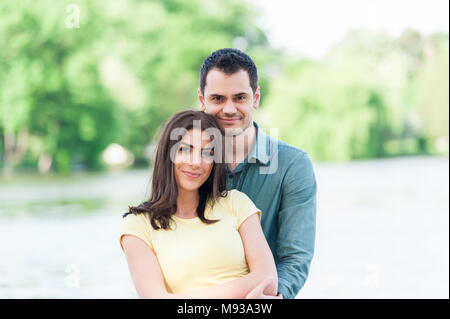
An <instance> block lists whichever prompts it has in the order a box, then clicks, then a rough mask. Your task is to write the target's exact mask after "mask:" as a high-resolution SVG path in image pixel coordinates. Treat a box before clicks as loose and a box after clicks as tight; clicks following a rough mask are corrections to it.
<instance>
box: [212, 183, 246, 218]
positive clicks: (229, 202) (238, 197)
mask: <svg viewBox="0 0 450 319" xmlns="http://www.w3.org/2000/svg"><path fill="white" fill-rule="evenodd" d="M211 203H212V204H213V205H212V207H213V209H220V210H222V211H224V212H226V213H228V214H231V215H236V210H237V209H238V208H239V207H241V206H242V205H245V204H249V203H252V201H251V199H250V198H249V197H248V196H247V195H246V194H245V193H243V192H241V191H239V190H237V189H231V190H228V191H227V192H226V194H224V196H221V197H218V198H216V199H215V200H214V201H212V202H211Z"/></svg>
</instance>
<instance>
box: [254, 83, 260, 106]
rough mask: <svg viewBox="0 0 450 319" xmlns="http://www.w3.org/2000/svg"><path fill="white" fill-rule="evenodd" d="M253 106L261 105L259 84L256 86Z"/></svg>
mask: <svg viewBox="0 0 450 319" xmlns="http://www.w3.org/2000/svg"><path fill="white" fill-rule="evenodd" d="M253 97H254V98H253V108H254V109H257V108H258V107H259V101H260V99H261V91H260V89H259V85H258V87H257V88H256V91H255V94H254V95H253Z"/></svg>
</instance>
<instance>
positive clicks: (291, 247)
mask: <svg viewBox="0 0 450 319" xmlns="http://www.w3.org/2000/svg"><path fill="white" fill-rule="evenodd" d="M281 191H282V198H281V203H280V205H281V206H280V211H279V214H278V226H279V229H278V237H277V248H276V254H277V259H278V262H277V272H278V291H279V292H280V293H281V294H283V297H284V298H286V299H292V298H295V296H296V295H297V294H298V292H299V291H300V289H301V288H302V287H303V285H304V284H305V282H306V278H307V277H308V273H309V267H310V264H311V261H312V258H313V255H314V243H315V231H316V191H317V184H316V179H315V176H314V171H313V166H312V163H311V160H310V159H309V156H308V154H307V153H303V154H299V155H298V156H296V157H295V158H294V159H293V161H292V162H291V164H290V166H289V168H288V170H287V171H286V174H285V177H284V181H283V184H282V190H281Z"/></svg>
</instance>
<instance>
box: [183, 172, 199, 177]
mask: <svg viewBox="0 0 450 319" xmlns="http://www.w3.org/2000/svg"><path fill="white" fill-rule="evenodd" d="M183 173H184V175H186V176H187V177H190V178H199V177H200V175H201V174H197V173H191V172H186V171H183Z"/></svg>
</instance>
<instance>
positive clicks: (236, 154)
mask: <svg viewBox="0 0 450 319" xmlns="http://www.w3.org/2000/svg"><path fill="white" fill-rule="evenodd" d="M255 140H256V127H255V126H254V125H253V122H252V125H250V126H249V127H248V128H246V129H245V130H244V131H243V132H242V133H241V134H239V135H234V136H226V138H225V155H226V156H225V159H226V162H227V163H228V168H229V169H230V170H232V171H233V170H234V169H235V168H236V167H237V166H238V165H239V164H240V163H242V162H243V161H244V160H245V158H246V157H247V156H248V153H249V152H250V150H251V149H252V147H253V145H254V144H255Z"/></svg>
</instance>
